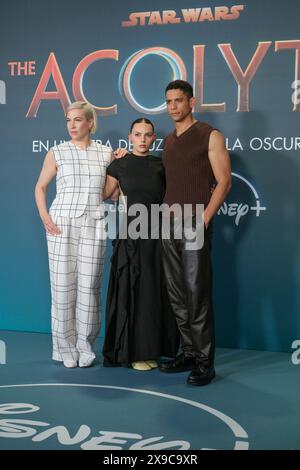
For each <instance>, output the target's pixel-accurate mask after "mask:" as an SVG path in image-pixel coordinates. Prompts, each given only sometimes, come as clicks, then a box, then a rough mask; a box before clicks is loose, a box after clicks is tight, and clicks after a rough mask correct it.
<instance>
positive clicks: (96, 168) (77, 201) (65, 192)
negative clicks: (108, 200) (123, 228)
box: [49, 141, 112, 219]
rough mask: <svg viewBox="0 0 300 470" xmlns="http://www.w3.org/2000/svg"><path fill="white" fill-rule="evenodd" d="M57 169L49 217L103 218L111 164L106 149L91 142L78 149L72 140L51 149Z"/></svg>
mask: <svg viewBox="0 0 300 470" xmlns="http://www.w3.org/2000/svg"><path fill="white" fill-rule="evenodd" d="M51 150H52V152H53V154H54V157H55V161H56V166H57V175H56V198H55V199H54V201H53V203H52V205H51V207H50V211H49V212H50V214H53V215H55V216H61V217H80V216H81V215H82V214H83V213H84V212H86V213H87V214H88V215H89V216H90V217H91V218H93V219H100V218H102V217H103V216H104V204H103V203H102V190H103V186H104V184H105V177H106V168H107V167H108V165H109V164H110V162H111V159H112V152H111V149H110V148H109V147H106V146H105V145H101V144H98V143H97V142H95V141H92V143H91V145H90V146H89V147H87V149H81V148H79V147H77V146H76V145H75V144H73V143H72V142H71V141H68V142H64V143H62V144H60V145H56V146H55V147H52V149H51Z"/></svg>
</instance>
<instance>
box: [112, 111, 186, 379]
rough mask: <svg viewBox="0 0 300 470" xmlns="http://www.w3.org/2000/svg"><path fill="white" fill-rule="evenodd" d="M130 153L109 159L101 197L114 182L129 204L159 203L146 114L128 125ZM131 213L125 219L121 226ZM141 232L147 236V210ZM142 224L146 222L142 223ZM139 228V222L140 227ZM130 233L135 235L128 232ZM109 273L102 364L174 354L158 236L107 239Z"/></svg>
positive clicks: (151, 364) (160, 189)
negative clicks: (111, 247) (110, 252)
mask: <svg viewBox="0 0 300 470" xmlns="http://www.w3.org/2000/svg"><path fill="white" fill-rule="evenodd" d="M129 139H130V140H131V142H132V145H133V153H131V154H129V155H127V156H126V157H123V158H120V159H117V160H114V161H113V162H112V163H111V164H110V165H109V166H108V168H107V178H106V184H105V189H104V198H109V197H110V196H111V195H112V194H114V193H115V191H116V189H117V188H118V186H119V187H120V189H121V191H122V193H123V194H124V196H126V198H127V213H128V210H129V208H130V207H131V206H132V205H133V204H137V203H138V204H143V205H144V206H145V207H146V208H147V209H148V211H149V214H151V205H152V204H157V205H160V204H161V203H162V202H163V197H164V193H165V174H164V168H163V165H162V161H161V159H160V158H157V157H154V156H152V155H149V148H150V146H151V144H152V143H153V141H154V139H155V134H154V128H153V124H152V123H151V121H149V120H148V119H143V118H142V119H137V120H136V121H134V122H133V124H132V125H131V128H130V134H129ZM133 219H134V217H129V216H128V218H127V225H126V227H128V226H129V225H130V222H132V220H133ZM147 219H148V227H147V230H146V231H147V234H148V235H150V232H151V225H150V215H149V217H148V218H147ZM146 225H147V224H146ZM140 232H142V227H140ZM134 238H135V237H134ZM113 245H114V250H113V255H112V259H111V274H110V281H109V287H108V294H107V303H106V330H105V340H104V346H103V355H104V366H130V365H131V366H132V367H133V368H134V369H136V370H142V371H146V370H151V369H154V368H156V367H157V366H158V364H157V359H158V358H159V357H160V356H167V357H174V356H176V353H177V349H178V344H179V334H178V329H177V325H176V322H175V318H174V315H173V312H172V310H171V307H170V305H169V301H168V298H167V294H166V289H165V287H164V279H163V271H162V265H161V241H160V239H151V238H150V237H149V238H141V237H139V238H137V239H133V237H130V236H129V235H127V238H120V237H117V239H116V240H115V241H114V242H113Z"/></svg>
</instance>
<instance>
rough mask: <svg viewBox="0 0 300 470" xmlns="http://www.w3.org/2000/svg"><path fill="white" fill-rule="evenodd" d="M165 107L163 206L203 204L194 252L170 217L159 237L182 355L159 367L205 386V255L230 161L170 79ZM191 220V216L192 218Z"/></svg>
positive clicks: (209, 320)
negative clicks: (168, 127)
mask: <svg viewBox="0 0 300 470" xmlns="http://www.w3.org/2000/svg"><path fill="white" fill-rule="evenodd" d="M166 103H167V110H168V113H169V115H170V117H171V119H173V121H174V123H175V130H174V132H173V133H172V134H169V135H168V136H167V138H166V140H165V146H164V152H163V164H164V167H165V172H166V195H165V201H164V202H165V203H166V204H168V205H169V206H172V205H173V204H179V205H180V206H184V205H185V204H189V205H190V207H191V208H192V214H195V207H196V204H203V206H202V207H204V212H203V213H202V218H203V221H204V242H203V246H202V248H200V249H196V250H195V249H193V250H191V249H189V248H188V243H187V241H188V239H187V238H186V236H185V233H183V234H182V236H181V237H180V239H178V238H177V237H176V236H174V232H175V223H174V220H175V219H173V224H172V222H170V224H171V233H170V237H169V238H166V239H163V265H164V271H165V274H166V282H167V290H168V294H169V298H170V302H171V306H172V309H173V311H174V314H175V317H176V320H177V324H178V328H179V330H180V334H181V342H182V351H183V352H182V354H180V355H179V356H178V357H177V358H176V359H175V360H172V361H169V362H165V363H162V364H161V366H160V370H161V371H162V372H182V371H188V370H190V371H191V373H190V375H189V377H188V379H187V383H189V384H192V385H207V384H209V383H210V381H211V380H212V379H213V378H214V376H215V369H214V349H215V344H214V320H213V305H212V267H211V254H210V250H211V238H212V218H213V216H214V215H215V214H216V212H217V211H218V209H219V207H220V206H221V204H222V203H223V201H224V199H225V197H226V195H227V194H228V192H229V190H230V187H231V168H230V160H229V156H228V152H227V150H226V147H225V142H224V137H223V135H222V134H221V133H220V132H219V131H217V130H216V129H214V128H213V127H211V126H210V125H209V124H206V123H203V122H199V121H197V120H196V119H195V118H194V117H193V114H192V110H193V107H194V105H195V98H194V97H193V88H192V86H191V85H190V84H189V83H188V82H185V81H183V80H175V81H174V82H171V83H169V85H168V86H167V88H166ZM214 185H215V187H214ZM213 187H214V190H213V191H212V188H213ZM194 218H195V219H196V216H195V215H193V216H192V220H193V219H194ZM193 224H194V222H193ZM193 227H194V225H193Z"/></svg>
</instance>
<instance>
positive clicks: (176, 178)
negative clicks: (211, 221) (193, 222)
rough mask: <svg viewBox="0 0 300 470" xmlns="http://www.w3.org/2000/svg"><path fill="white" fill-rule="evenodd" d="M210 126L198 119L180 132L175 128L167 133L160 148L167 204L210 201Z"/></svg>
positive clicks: (212, 179) (211, 183)
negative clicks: (161, 150) (164, 174)
mask: <svg viewBox="0 0 300 470" xmlns="http://www.w3.org/2000/svg"><path fill="white" fill-rule="evenodd" d="M213 130H214V128H213V127H211V126H210V125H209V124H207V123H205V122H199V121H197V122H195V123H194V124H192V125H191V126H190V127H189V128H188V129H187V130H186V131H185V132H183V133H182V134H180V135H179V136H177V135H176V131H174V132H173V133H172V134H169V135H168V136H167V137H166V139H165V144H164V151H163V164H164V167H165V173H166V186H167V188H166V194H165V200H164V202H165V203H166V204H169V205H172V204H174V203H178V204H181V205H183V204H193V207H194V205H195V204H204V205H205V206H206V205H207V204H208V203H209V200H210V197H211V189H212V187H213V184H214V175H213V171H212V167H211V164H210V161H209V158H208V143H209V137H210V134H211V132H212V131H213Z"/></svg>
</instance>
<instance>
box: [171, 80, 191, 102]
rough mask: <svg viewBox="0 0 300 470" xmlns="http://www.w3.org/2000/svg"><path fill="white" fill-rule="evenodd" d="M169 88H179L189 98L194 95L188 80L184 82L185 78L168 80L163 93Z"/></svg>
mask: <svg viewBox="0 0 300 470" xmlns="http://www.w3.org/2000/svg"><path fill="white" fill-rule="evenodd" d="M169 90H181V91H183V93H185V94H186V95H187V96H188V97H189V98H192V97H193V96H194V91H193V87H192V85H191V84H190V83H189V82H186V81H185V80H174V81H173V82H170V83H169V84H168V85H167V87H166V90H165V94H166V93H167V91H169Z"/></svg>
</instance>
